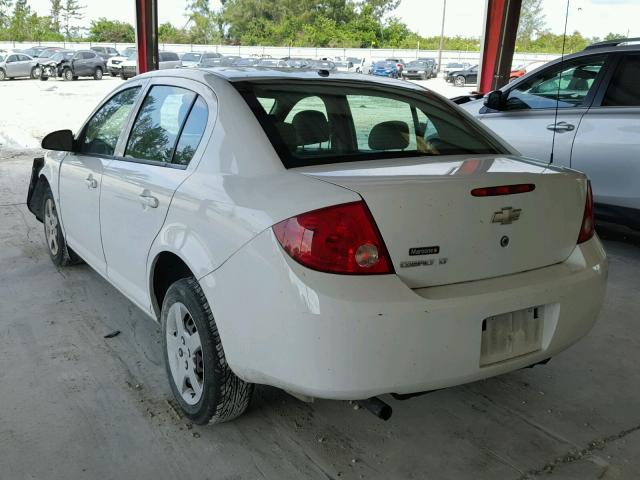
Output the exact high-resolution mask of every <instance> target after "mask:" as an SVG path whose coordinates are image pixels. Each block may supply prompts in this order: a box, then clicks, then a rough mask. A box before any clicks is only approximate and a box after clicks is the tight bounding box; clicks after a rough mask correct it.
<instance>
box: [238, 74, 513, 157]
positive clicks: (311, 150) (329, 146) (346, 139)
mask: <svg viewBox="0 0 640 480" xmlns="http://www.w3.org/2000/svg"><path fill="white" fill-rule="evenodd" d="M234 85H235V86H236V88H237V89H238V90H239V92H240V93H241V94H242V95H243V97H244V98H245V100H246V101H247V103H248V104H249V106H250V107H251V109H252V110H253V112H254V114H255V115H256V117H257V119H258V121H259V122H260V124H261V125H262V127H263V128H264V130H265V133H266V134H267V136H268V137H269V139H270V140H271V143H272V145H273V146H274V148H275V150H276V152H277V153H278V154H279V156H280V158H281V159H282V161H283V163H284V165H285V167H287V168H292V167H298V166H307V165H320V164H327V163H336V162H349V161H358V160H374V159H378V158H385V159H387V158H403V157H413V156H435V155H456V154H500V153H507V152H506V151H505V149H504V147H502V146H501V145H499V144H498V143H497V142H496V141H495V140H493V139H492V138H491V137H488V136H487V135H486V134H485V133H484V132H483V131H482V130H480V129H479V128H478V127H477V126H476V125H475V124H474V123H473V121H472V120H469V119H467V118H466V116H464V115H463V114H461V113H460V112H458V111H457V110H456V109H455V108H454V107H452V106H450V105H448V104H447V103H445V102H443V101H441V100H439V99H438V98H437V97H434V96H431V95H430V94H428V93H427V92H424V91H420V90H413V89H405V88H398V87H395V88H394V87H382V86H379V85H375V86H372V85H367V84H364V85H363V84H362V83H355V82H354V83H351V84H345V83H344V82H342V83H337V82H336V83H331V82H329V81H328V80H327V81H304V80H300V81H289V82H282V81H279V82H278V83H275V82H269V81H262V82H261V81H256V82H238V83H235V84H234Z"/></svg>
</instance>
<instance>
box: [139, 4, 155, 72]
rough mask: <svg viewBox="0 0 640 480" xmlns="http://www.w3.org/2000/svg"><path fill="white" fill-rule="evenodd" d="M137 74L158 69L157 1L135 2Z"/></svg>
mask: <svg viewBox="0 0 640 480" xmlns="http://www.w3.org/2000/svg"><path fill="white" fill-rule="evenodd" d="M136 44H137V46H138V73H144V72H148V71H150V70H157V69H158V0H136Z"/></svg>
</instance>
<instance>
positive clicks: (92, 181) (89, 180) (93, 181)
mask: <svg viewBox="0 0 640 480" xmlns="http://www.w3.org/2000/svg"><path fill="white" fill-rule="evenodd" d="M84 181H85V182H87V188H90V189H91V188H98V181H97V180H96V179H95V178H93V174H92V173H90V174H89V176H88V177H87V178H85V180H84Z"/></svg>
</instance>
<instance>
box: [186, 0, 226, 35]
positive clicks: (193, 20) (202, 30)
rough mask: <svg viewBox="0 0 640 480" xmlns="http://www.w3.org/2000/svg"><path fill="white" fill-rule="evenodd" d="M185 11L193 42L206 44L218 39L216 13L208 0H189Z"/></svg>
mask: <svg viewBox="0 0 640 480" xmlns="http://www.w3.org/2000/svg"><path fill="white" fill-rule="evenodd" d="M187 11H188V12H189V13H188V17H189V23H190V24H191V37H192V38H191V40H192V42H193V43H203V44H207V45H208V44H211V43H213V42H214V41H216V40H219V39H220V35H219V31H218V28H217V25H218V21H217V18H216V17H217V14H216V13H215V12H214V11H212V10H211V7H210V6H209V0H191V1H190V2H189V4H188V6H187Z"/></svg>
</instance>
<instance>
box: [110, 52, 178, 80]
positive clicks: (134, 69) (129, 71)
mask: <svg viewBox="0 0 640 480" xmlns="http://www.w3.org/2000/svg"><path fill="white" fill-rule="evenodd" d="M158 60H159V62H158V67H159V68H160V70H167V69H171V68H178V67H180V66H182V61H181V60H180V58H179V57H178V54H177V53H174V52H159V53H158ZM120 66H121V69H120V78H122V79H123V80H126V79H128V78H131V77H135V76H136V75H137V74H138V54H137V52H133V53H130V54H129V57H127V60H125V61H124V62H122V63H121V64H120Z"/></svg>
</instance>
